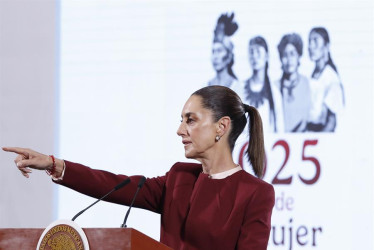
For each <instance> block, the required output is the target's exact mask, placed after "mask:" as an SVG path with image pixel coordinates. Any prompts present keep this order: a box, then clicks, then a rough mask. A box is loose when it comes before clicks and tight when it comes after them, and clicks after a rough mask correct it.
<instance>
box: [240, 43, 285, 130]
mask: <svg viewBox="0 0 374 250" xmlns="http://www.w3.org/2000/svg"><path fill="white" fill-rule="evenodd" d="M268 53H269V50H268V45H267V43H266V41H265V39H264V38H263V37H261V36H256V37H253V38H252V39H251V40H250V41H249V48H248V54H249V63H250V65H251V67H252V76H251V77H250V78H249V79H248V80H246V81H245V82H244V100H243V101H244V102H245V103H248V104H249V105H252V106H254V107H256V108H257V109H258V111H259V112H260V114H261V118H262V120H263V124H264V131H265V132H270V133H275V132H283V130H284V123H283V110H282V106H281V95H280V92H279V90H278V89H277V88H276V87H275V86H272V84H271V82H270V79H269V75H268V68H269V55H268Z"/></svg>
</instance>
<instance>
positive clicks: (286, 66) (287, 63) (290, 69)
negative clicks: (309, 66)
mask: <svg viewBox="0 0 374 250" xmlns="http://www.w3.org/2000/svg"><path fill="white" fill-rule="evenodd" d="M299 59H300V56H299V53H298V52H297V50H296V48H295V46H294V45H293V44H291V43H289V44H287V45H286V47H285V48H284V51H283V53H282V55H281V61H282V69H283V71H284V72H285V73H287V74H292V73H294V72H296V71H297V68H298V67H299Z"/></svg>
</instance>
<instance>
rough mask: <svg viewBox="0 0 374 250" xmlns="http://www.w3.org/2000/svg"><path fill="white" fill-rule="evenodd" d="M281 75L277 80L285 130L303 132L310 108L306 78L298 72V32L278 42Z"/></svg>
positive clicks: (300, 52) (299, 40) (299, 39)
mask: <svg viewBox="0 0 374 250" xmlns="http://www.w3.org/2000/svg"><path fill="white" fill-rule="evenodd" d="M278 52H279V57H280V60H281V63H282V70H283V75H282V78H281V79H280V80H279V81H278V82H277V87H278V88H279V89H280V91H281V94H282V103H283V119H284V131H285V132H304V131H305V130H306V124H307V119H308V113H309V110H310V105H311V101H310V89H309V81H308V79H307V78H306V77H305V76H303V75H301V74H300V73H299V72H298V69H299V66H300V57H301V56H302V54H303V41H302V40H301V37H300V36H299V35H298V34H295V33H292V34H287V35H284V36H283V37H282V39H281V41H280V42H279V44H278Z"/></svg>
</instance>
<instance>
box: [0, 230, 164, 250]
mask: <svg viewBox="0 0 374 250" xmlns="http://www.w3.org/2000/svg"><path fill="white" fill-rule="evenodd" d="M43 231H44V229H42V228H21V229H17V228H4V229H0V249H2V250H3V249H4V250H7V249H36V247H37V245H38V241H39V238H40V236H41V235H42V233H43ZM83 231H84V233H85V234H86V236H87V239H88V244H89V246H90V249H91V250H92V249H102V250H113V249H116V250H130V249H131V250H145V249H152V250H170V249H171V248H170V247H168V246H166V245H164V244H162V243H160V242H158V241H156V240H154V239H152V238H150V237H148V236H147V235H145V234H143V233H141V232H139V231H137V230H135V229H132V228H83Z"/></svg>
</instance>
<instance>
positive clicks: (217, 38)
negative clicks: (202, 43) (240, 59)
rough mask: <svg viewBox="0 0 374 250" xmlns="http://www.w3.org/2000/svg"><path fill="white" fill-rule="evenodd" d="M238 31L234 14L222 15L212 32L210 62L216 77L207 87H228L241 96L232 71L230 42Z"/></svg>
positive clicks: (238, 84)
mask: <svg viewBox="0 0 374 250" xmlns="http://www.w3.org/2000/svg"><path fill="white" fill-rule="evenodd" d="M237 29H238V24H237V23H236V22H235V21H234V13H232V14H231V15H228V14H222V15H221V16H220V17H219V18H218V21H217V25H216V28H215V30H214V39H213V45H212V56H211V61H212V65H213V68H214V70H215V71H216V76H215V77H214V78H213V79H212V80H210V81H209V83H208V86H212V85H220V86H225V87H229V88H231V89H232V90H234V91H235V92H237V94H238V95H239V96H241V93H240V91H242V88H240V83H239V82H238V79H237V77H236V75H235V74H234V72H233V70H232V66H233V65H234V54H233V49H234V45H233V43H232V42H231V40H230V36H232V35H233V34H234V33H235V32H236V31H237Z"/></svg>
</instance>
